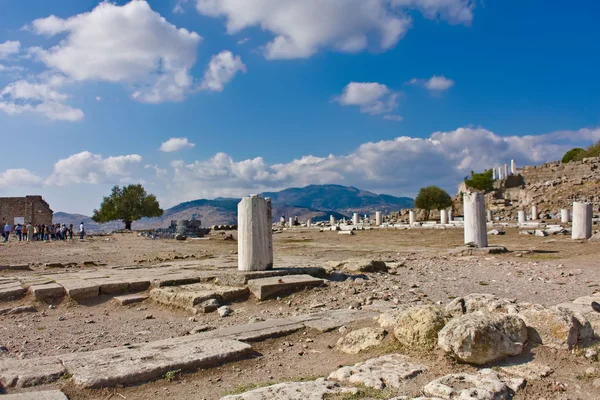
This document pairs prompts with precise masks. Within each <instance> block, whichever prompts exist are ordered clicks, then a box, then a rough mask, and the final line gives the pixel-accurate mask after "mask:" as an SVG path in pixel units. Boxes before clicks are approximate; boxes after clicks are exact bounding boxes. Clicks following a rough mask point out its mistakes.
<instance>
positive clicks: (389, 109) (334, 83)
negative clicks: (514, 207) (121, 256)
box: [0, 0, 600, 214]
mask: <svg viewBox="0 0 600 400" xmlns="http://www.w3.org/2000/svg"><path fill="white" fill-rule="evenodd" d="M598 12H600V4H598V3H597V2H594V1H583V2H579V3H578V6H577V7H575V6H569V7H566V6H565V5H564V2H559V1H541V0H530V1H526V2H519V3H518V5H517V3H516V2H510V1H499V0H495V1H493V0H486V1H485V2H483V1H469V0H328V1H324V0H302V1H300V0H187V1H185V0H179V1H175V0H161V1H157V0H154V1H152V0H149V1H147V2H145V1H133V2H131V3H129V2H127V1H117V2H99V1H92V0H78V1H74V0H53V1H46V0H24V1H16V0H0V134H1V138H2V149H3V157H2V160H3V165H0V196H20V195H24V194H42V195H43V196H44V197H45V198H46V199H47V200H48V201H49V203H50V204H51V206H52V207H53V209H54V210H55V211H68V212H79V213H84V214H90V213H91V211H92V210H93V208H95V207H97V206H98V205H99V203H100V201H101V198H102V196H103V195H106V194H108V193H109V191H110V187H111V186H112V185H115V184H119V185H121V184H127V183H132V182H142V183H143V184H144V185H145V187H146V188H147V190H148V191H150V192H152V193H155V194H156V195H157V196H158V197H159V199H160V200H161V203H162V204H163V206H165V207H168V206H172V205H175V204H177V203H179V202H181V201H186V200H192V199H196V198H212V197H218V196H242V195H245V194H249V193H256V192H260V191H266V190H278V189H283V188H286V187H292V186H295V187H297V186H304V185H308V184H311V183H338V184H344V185H353V186H357V187H359V188H361V189H368V190H372V191H375V192H380V193H389V194H393V195H408V196H413V195H414V194H415V193H416V192H417V191H418V189H419V188H420V187H421V186H425V185H430V184H435V185H440V186H442V187H444V188H445V189H447V190H449V191H450V192H451V194H454V192H455V190H456V189H455V188H456V185H457V184H458V183H459V182H460V181H461V179H462V178H463V177H464V176H465V175H467V174H468V173H469V171H471V170H473V169H475V170H482V169H484V168H489V167H492V166H500V165H502V164H504V163H506V162H508V161H509V160H510V159H515V160H517V163H518V164H519V165H524V164H536V163H541V162H546V161H551V160H555V159H558V158H560V157H561V156H562V154H563V153H564V151H565V150H567V149H569V148H571V147H573V146H575V145H582V146H585V145H588V144H590V143H592V142H594V141H596V140H598V139H600V129H599V127H600V96H598V93H600V79H598V75H597V71H598V65H599V61H600V41H599V40H598V38H600V26H599V25H598V24H597V23H596V21H595V18H596V16H597V14H598ZM171 139H173V140H171ZM163 143H164V144H163ZM161 149H162V150H161Z"/></svg>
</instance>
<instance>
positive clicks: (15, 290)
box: [0, 281, 27, 301]
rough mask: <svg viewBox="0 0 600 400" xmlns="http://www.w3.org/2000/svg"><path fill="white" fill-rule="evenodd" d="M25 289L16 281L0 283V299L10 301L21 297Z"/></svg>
mask: <svg viewBox="0 0 600 400" xmlns="http://www.w3.org/2000/svg"><path fill="white" fill-rule="evenodd" d="M26 291H27V290H26V289H25V288H24V287H23V286H21V284H20V283H19V282H18V281H15V282H8V283H5V284H2V285H0V301H11V300H15V299H18V298H20V297H23V296H24V295H25V292H26Z"/></svg>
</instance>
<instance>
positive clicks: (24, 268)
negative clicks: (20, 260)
mask: <svg viewBox="0 0 600 400" xmlns="http://www.w3.org/2000/svg"><path fill="white" fill-rule="evenodd" d="M0 271H31V268H29V264H12V265H0Z"/></svg>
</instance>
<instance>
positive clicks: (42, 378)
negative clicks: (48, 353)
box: [0, 357, 67, 388]
mask: <svg viewBox="0 0 600 400" xmlns="http://www.w3.org/2000/svg"><path fill="white" fill-rule="evenodd" d="M66 373H67V371H66V369H65V367H64V366H63V365H62V364H61V362H60V360H59V359H58V358H56V357H39V358H26V359H23V360H17V359H4V360H2V361H1V362H0V382H2V383H3V384H4V386H7V387H19V388H23V387H30V386H38V385H43V384H46V383H52V382H56V381H57V380H58V379H59V378H60V377H61V376H62V375H64V374H66Z"/></svg>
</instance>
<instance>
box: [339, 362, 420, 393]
mask: <svg viewBox="0 0 600 400" xmlns="http://www.w3.org/2000/svg"><path fill="white" fill-rule="evenodd" d="M426 370H427V367H425V366H424V365H421V364H415V363H412V362H410V361H409V359H408V358H407V357H405V356H403V355H400V354H387V355H384V356H381V357H378V358H372V359H370V360H367V361H365V362H361V363H358V364H356V365H354V366H352V367H342V368H340V369H338V370H337V371H335V372H332V373H331V375H329V378H328V379H331V380H336V381H339V382H346V383H351V384H361V385H364V386H366V387H370V388H373V389H384V388H385V387H392V388H395V389H400V388H402V387H403V386H404V383H405V381H407V380H409V379H412V378H414V377H416V376H417V375H419V374H420V373H422V372H424V371H426Z"/></svg>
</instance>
